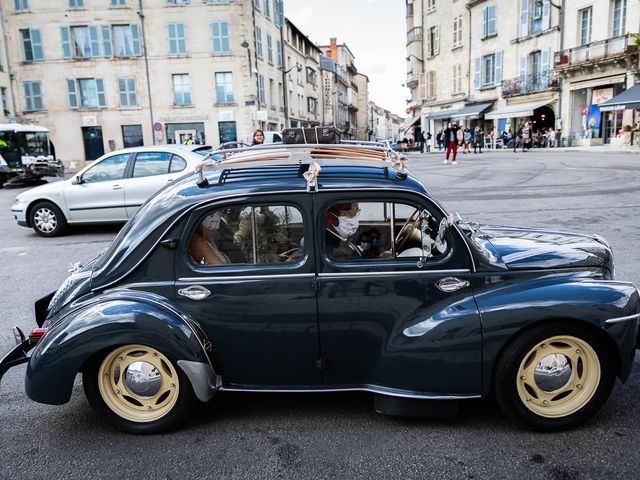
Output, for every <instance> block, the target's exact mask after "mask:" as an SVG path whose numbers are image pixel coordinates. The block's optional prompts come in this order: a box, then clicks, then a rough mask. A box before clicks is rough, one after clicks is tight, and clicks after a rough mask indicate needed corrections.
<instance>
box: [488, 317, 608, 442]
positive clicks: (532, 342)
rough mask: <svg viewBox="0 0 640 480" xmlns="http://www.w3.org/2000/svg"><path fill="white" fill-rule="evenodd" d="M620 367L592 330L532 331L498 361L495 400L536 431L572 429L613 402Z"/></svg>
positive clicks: (564, 327)
mask: <svg viewBox="0 0 640 480" xmlns="http://www.w3.org/2000/svg"><path fill="white" fill-rule="evenodd" d="M615 363H616V362H615V359H614V357H613V355H612V353H611V349H610V348H609V347H608V345H607V344H606V343H605V342H604V341H603V339H602V338H601V337H600V336H599V335H597V333H594V332H593V331H591V330H588V329H585V328H580V327H578V326H575V325H562V324H552V325H547V326H544V327H541V328H538V329H535V330H529V331H527V332H525V333H524V334H522V335H520V336H519V337H517V338H516V339H514V340H513V341H512V342H511V343H510V344H509V345H508V346H507V348H506V350H505V351H504V353H503V354H502V355H501V357H500V359H499V360H498V365H497V368H496V376H495V392H496V399H497V401H498V403H499V405H500V407H501V408H502V410H503V411H504V412H505V414H506V415H507V416H509V417H511V418H513V419H515V420H517V421H520V422H521V423H523V424H524V425H526V426H527V427H529V428H532V429H534V430H540V431H555V430H563V429H567V428H572V427H574V426H576V425H578V424H580V423H582V422H583V421H585V420H587V419H588V418H589V417H591V416H592V415H594V414H595V413H596V412H597V411H598V410H599V409H600V407H601V406H602V405H603V404H604V402H605V401H606V400H607V398H608V397H609V394H610V393H611V389H612V388H613V384H614V382H615V372H614V368H613V365H615Z"/></svg>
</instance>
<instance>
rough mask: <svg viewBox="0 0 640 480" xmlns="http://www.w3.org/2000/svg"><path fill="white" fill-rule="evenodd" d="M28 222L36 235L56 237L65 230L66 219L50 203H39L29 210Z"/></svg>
mask: <svg viewBox="0 0 640 480" xmlns="http://www.w3.org/2000/svg"><path fill="white" fill-rule="evenodd" d="M29 221H30V222H31V227H33V229H34V230H35V232H36V233H37V234H38V235H41V236H43V237H57V236H59V235H62V234H63V233H64V232H65V231H66V229H67V219H66V218H64V215H63V214H62V211H60V209H59V208H58V207H57V206H56V205H54V204H53V203H51V202H40V203H38V204H37V205H35V206H34V207H33V209H32V210H31V213H30V216H29Z"/></svg>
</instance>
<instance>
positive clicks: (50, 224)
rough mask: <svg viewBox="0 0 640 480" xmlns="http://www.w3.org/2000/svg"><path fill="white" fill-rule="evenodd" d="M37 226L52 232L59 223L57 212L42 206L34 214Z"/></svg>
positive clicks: (41, 229)
mask: <svg viewBox="0 0 640 480" xmlns="http://www.w3.org/2000/svg"><path fill="white" fill-rule="evenodd" d="M33 221H34V223H35V225H36V228H37V229H38V230H40V231H41V232H46V233H51V232H53V231H54V230H55V229H56V226H57V225H58V219H57V218H56V215H55V213H53V211H52V210H51V209H49V208H40V209H38V211H37V212H36V213H35V215H34V216H33Z"/></svg>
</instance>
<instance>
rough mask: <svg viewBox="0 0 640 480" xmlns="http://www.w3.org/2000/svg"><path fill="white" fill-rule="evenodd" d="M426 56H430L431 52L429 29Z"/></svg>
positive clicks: (429, 31) (428, 31)
mask: <svg viewBox="0 0 640 480" xmlns="http://www.w3.org/2000/svg"><path fill="white" fill-rule="evenodd" d="M426 33H427V56H428V57H430V56H431V52H432V51H433V50H432V49H431V29H429V30H427V32H426Z"/></svg>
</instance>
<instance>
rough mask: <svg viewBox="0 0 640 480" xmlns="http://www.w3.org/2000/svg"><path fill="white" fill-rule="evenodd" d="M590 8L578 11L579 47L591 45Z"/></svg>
mask: <svg viewBox="0 0 640 480" xmlns="http://www.w3.org/2000/svg"><path fill="white" fill-rule="evenodd" d="M591 13H592V10H591V7H589V8H585V9H584V10H580V12H579V18H580V24H579V27H580V46H583V45H588V44H589V43H591Z"/></svg>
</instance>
